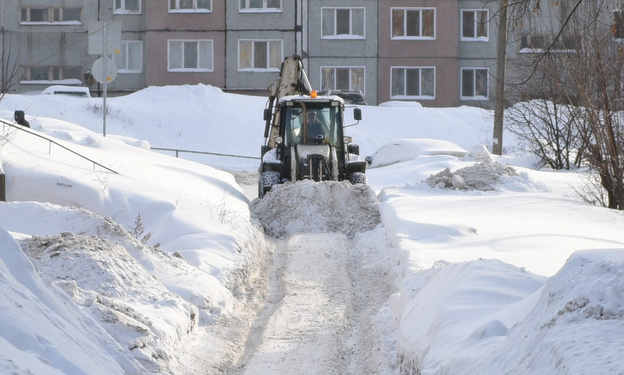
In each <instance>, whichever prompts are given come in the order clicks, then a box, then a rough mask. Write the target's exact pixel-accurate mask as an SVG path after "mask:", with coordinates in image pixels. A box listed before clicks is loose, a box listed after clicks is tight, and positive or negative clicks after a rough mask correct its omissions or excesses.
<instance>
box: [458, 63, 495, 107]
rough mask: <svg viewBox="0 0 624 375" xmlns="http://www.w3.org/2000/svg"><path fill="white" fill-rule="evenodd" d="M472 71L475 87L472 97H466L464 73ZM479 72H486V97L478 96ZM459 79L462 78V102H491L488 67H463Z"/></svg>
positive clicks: (460, 86)
mask: <svg viewBox="0 0 624 375" xmlns="http://www.w3.org/2000/svg"><path fill="white" fill-rule="evenodd" d="M469 70H471V71H472V72H473V74H472V82H473V87H472V91H473V93H472V95H471V96H466V95H464V72H465V71H469ZM477 71H485V81H486V82H485V90H486V95H485V96H483V95H478V94H477V81H478V79H477V76H476V75H477ZM459 78H460V80H461V81H460V85H459V90H460V92H459V97H460V99H461V100H489V99H490V69H488V68H487V67H463V68H461V70H460V74H459Z"/></svg>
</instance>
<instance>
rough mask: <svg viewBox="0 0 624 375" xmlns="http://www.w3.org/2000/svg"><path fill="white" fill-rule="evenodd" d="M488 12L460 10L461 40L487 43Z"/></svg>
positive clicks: (485, 10)
mask: <svg viewBox="0 0 624 375" xmlns="http://www.w3.org/2000/svg"><path fill="white" fill-rule="evenodd" d="M489 17H490V16H489V12H488V10H487V9H484V10H462V28H461V30H462V35H461V39H462V40H471V41H484V42H487V41H488V28H489V24H488V19H489Z"/></svg>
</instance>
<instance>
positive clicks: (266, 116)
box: [264, 108, 271, 121]
mask: <svg viewBox="0 0 624 375" xmlns="http://www.w3.org/2000/svg"><path fill="white" fill-rule="evenodd" d="M270 119H271V109H269V108H265V109H264V121H269V120H270Z"/></svg>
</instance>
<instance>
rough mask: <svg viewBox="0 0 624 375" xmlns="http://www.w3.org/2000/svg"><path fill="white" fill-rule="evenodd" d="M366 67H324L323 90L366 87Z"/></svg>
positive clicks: (322, 69)
mask: <svg viewBox="0 0 624 375" xmlns="http://www.w3.org/2000/svg"><path fill="white" fill-rule="evenodd" d="M364 77H365V75H364V67H363V66H358V67H322V68H321V90H322V91H327V90H361V91H362V92H364V89H365V87H366V85H365V82H364Z"/></svg>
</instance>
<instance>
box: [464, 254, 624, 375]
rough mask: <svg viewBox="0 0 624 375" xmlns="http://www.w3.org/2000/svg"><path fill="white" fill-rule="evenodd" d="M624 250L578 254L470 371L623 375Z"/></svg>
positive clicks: (545, 286) (549, 281)
mask: <svg viewBox="0 0 624 375" xmlns="http://www.w3.org/2000/svg"><path fill="white" fill-rule="evenodd" d="M623 250H624V249H609V250H584V251H577V252H575V253H574V254H573V255H572V256H571V257H570V259H569V260H568V261H567V262H566V264H565V265H564V266H563V267H562V268H561V270H560V271H559V272H558V273H557V274H556V275H554V276H553V277H551V278H549V279H548V281H547V282H546V284H545V285H544V288H543V290H542V291H541V293H540V294H539V300H538V301H537V302H536V303H535V305H534V308H533V309H532V310H531V311H530V313H529V314H527V315H526V317H525V318H524V319H522V320H521V321H520V322H519V323H518V324H517V325H516V326H515V327H513V328H512V329H511V330H510V332H509V334H508V335H507V336H506V337H505V340H504V341H502V342H501V344H500V345H499V346H497V347H496V349H495V350H492V351H491V352H490V353H489V355H488V356H485V357H484V358H482V360H481V361H480V362H479V364H478V365H476V366H474V368H473V370H472V371H469V372H470V373H475V374H479V373H481V374H484V373H490V374H505V373H507V374H508V373H512V372H515V373H525V374H528V373H540V374H623V373H624V362H623V361H622V359H621V358H622V348H624V285H623V284H622V278H623V277H624V251H623ZM511 352H513V353H514V356H509V355H506V354H507V353H511ZM457 368H458V367H457Z"/></svg>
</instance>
